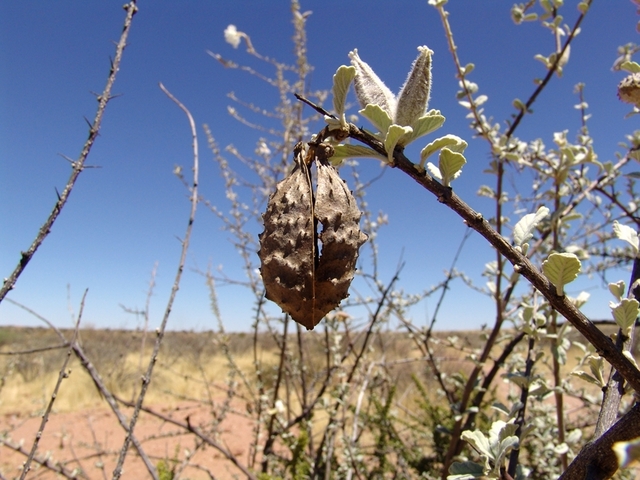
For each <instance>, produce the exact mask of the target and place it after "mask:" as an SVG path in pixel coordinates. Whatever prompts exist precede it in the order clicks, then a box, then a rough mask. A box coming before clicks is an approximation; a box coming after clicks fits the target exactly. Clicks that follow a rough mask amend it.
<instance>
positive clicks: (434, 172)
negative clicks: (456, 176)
mask: <svg viewBox="0 0 640 480" xmlns="http://www.w3.org/2000/svg"><path fill="white" fill-rule="evenodd" d="M427 170H428V171H429V173H430V174H431V176H432V177H433V178H436V179H438V180H440V181H442V174H441V173H440V169H439V168H438V167H436V166H435V165H434V164H433V163H431V162H429V163H427Z"/></svg>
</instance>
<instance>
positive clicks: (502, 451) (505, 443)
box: [493, 435, 520, 478]
mask: <svg viewBox="0 0 640 480" xmlns="http://www.w3.org/2000/svg"><path fill="white" fill-rule="evenodd" d="M519 445H520V440H519V439H518V437H516V436H515V435H510V436H508V437H505V438H504V439H503V440H502V441H501V442H500V446H499V447H498V455H497V458H496V461H495V464H494V466H493V471H494V473H495V474H497V475H499V473H500V467H502V464H503V463H504V459H505V458H506V456H507V455H508V454H509V452H511V450H513V449H514V448H518V446H519ZM498 478H499V477H498Z"/></svg>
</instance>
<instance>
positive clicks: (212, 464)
mask: <svg viewBox="0 0 640 480" xmlns="http://www.w3.org/2000/svg"><path fill="white" fill-rule="evenodd" d="M153 409H154V410H156V411H158V412H161V413H162V414H164V415H167V416H170V417H172V418H174V419H176V420H179V421H181V422H185V421H186V420H187V417H188V418H189V421H190V423H191V425H194V426H196V425H197V426H199V427H200V428H205V429H206V428H207V425H210V422H211V421H212V419H213V416H212V414H211V412H210V411H209V410H208V409H207V408H206V407H203V406H198V407H195V406H193V405H192V404H186V403H185V404H182V405H179V406H178V407H172V408H167V407H162V406H155V407H154V408H153ZM123 413H124V414H125V415H127V414H128V413H129V412H126V411H124V412H123ZM41 421H42V418H41V417H39V416H25V415H21V414H19V413H14V414H6V415H3V416H1V417H0V474H1V476H0V478H6V479H10V478H11V479H13V478H18V477H19V476H20V472H21V467H22V464H23V462H24V461H25V460H26V456H25V455H24V454H22V453H18V452H16V451H15V450H13V449H11V448H9V447H8V446H7V445H5V444H3V440H8V441H10V442H12V443H13V444H15V445H21V446H22V449H23V450H24V451H26V452H29V451H30V450H31V447H32V445H33V440H34V438H35V436H36V433H37V430H38V428H39V426H40V422H41ZM252 428H253V424H252V422H251V421H250V420H249V419H248V418H246V417H244V416H242V415H240V414H239V413H230V414H228V416H227V418H226V419H225V420H224V421H223V422H222V423H221V424H220V426H219V429H218V431H219V434H218V436H217V438H216V441H217V442H219V444H221V445H222V446H224V447H225V448H226V449H227V450H228V451H230V452H231V453H232V454H233V455H235V456H236V458H237V459H238V461H239V462H240V463H242V464H243V465H247V463H248V457H249V453H250V448H251V441H252ZM135 434H136V437H137V438H138V440H140V442H141V443H142V447H143V449H144V451H145V452H146V454H147V456H148V457H149V458H150V459H151V462H152V463H153V464H154V465H156V466H157V465H158V462H160V461H161V460H165V461H168V462H167V463H168V465H170V466H171V465H172V463H171V459H175V458H177V459H178V462H182V461H184V460H185V453H186V452H187V450H188V451H190V452H191V453H192V456H191V457H190V459H189V462H188V463H189V465H188V466H187V467H186V468H185V469H184V470H183V471H182V473H181V474H180V478H183V479H189V480H199V479H210V478H212V477H211V476H210V474H211V475H214V476H215V478H216V479H233V478H243V477H245V476H244V475H243V474H242V472H241V471H240V470H239V469H238V468H237V467H236V466H234V465H233V464H232V463H231V462H230V461H229V460H228V459H226V458H225V457H224V456H223V455H222V454H221V453H220V452H219V451H218V450H216V449H215V448H213V447H211V446H206V447H202V446H200V447H199V448H198V449H197V451H196V438H195V436H194V435H192V434H185V433H184V430H183V429H181V428H180V427H177V426H175V425H172V424H170V423H168V422H165V421H162V420H160V419H158V418H154V417H151V416H150V415H147V414H142V415H141V417H140V418H139V420H138V424H137V426H136V428H135ZM123 440H124V433H123V429H122V427H121V426H120V425H119V423H118V421H117V419H116V417H115V415H114V414H113V412H112V411H111V410H110V409H108V408H103V407H101V408H92V409H86V410H82V411H78V412H72V413H59V414H55V413H54V414H52V415H51V416H50V417H49V422H48V423H47V426H46V428H45V430H44V433H43V435H42V439H41V440H40V444H39V447H38V452H37V454H36V457H38V458H40V459H44V458H48V459H49V460H50V461H51V462H52V464H59V463H62V464H63V465H64V466H65V467H66V468H67V469H68V470H69V471H73V470H74V469H76V468H80V469H81V470H82V472H83V473H84V475H82V474H81V475H78V477H77V478H86V479H91V480H93V479H110V478H111V477H112V473H113V469H114V468H115V465H116V461H117V456H118V454H119V452H120V449H121V446H122V443H123ZM194 451H195V454H194V453H193V452H194ZM194 465H198V466H199V467H200V468H198V467H196V466H194ZM205 469H206V470H205ZM207 470H208V472H210V474H209V473H208V472H207ZM27 478H29V479H36V478H37V479H55V478H64V477H61V476H58V475H57V474H56V473H54V472H53V471H51V470H50V469H48V468H46V467H43V466H40V465H38V464H37V463H35V462H34V463H33V464H32V471H31V472H30V473H29V474H28V475H27ZM121 478H123V479H134V480H137V479H147V478H151V476H150V475H149V472H148V471H147V469H146V468H145V466H144V463H143V462H142V460H140V458H139V456H138V455H137V452H136V450H135V448H134V447H131V448H130V449H129V452H128V454H127V458H126V461H125V464H124V471H123V474H122V476H121Z"/></svg>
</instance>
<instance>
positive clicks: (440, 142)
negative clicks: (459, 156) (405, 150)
mask: <svg viewBox="0 0 640 480" xmlns="http://www.w3.org/2000/svg"><path fill="white" fill-rule="evenodd" d="M443 118H444V117H443ZM467 145H468V144H467V142H465V141H464V140H463V139H461V138H460V137H458V136H457V135H451V134H449V135H445V136H443V137H440V138H436V139H435V140H434V141H433V142H431V143H429V144H428V145H427V146H426V147H424V148H423V149H422V150H421V151H420V166H422V167H424V163H425V161H426V160H427V158H429V157H430V156H431V155H432V154H433V153H434V152H436V151H438V150H439V149H441V148H443V147H447V148H448V149H449V150H451V151H452V152H458V153H462V152H464V150H465V149H466V148H467Z"/></svg>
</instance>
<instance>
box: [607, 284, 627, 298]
mask: <svg viewBox="0 0 640 480" xmlns="http://www.w3.org/2000/svg"><path fill="white" fill-rule="evenodd" d="M626 289H627V285H626V283H624V280H619V281H617V282H616V283H610V284H609V291H610V292H611V294H612V295H613V296H614V297H616V300H618V301H620V300H622V297H624V292H625V290H626Z"/></svg>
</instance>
